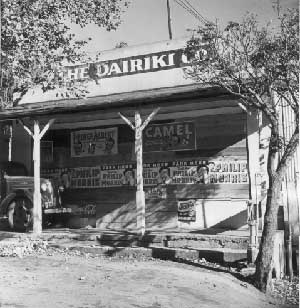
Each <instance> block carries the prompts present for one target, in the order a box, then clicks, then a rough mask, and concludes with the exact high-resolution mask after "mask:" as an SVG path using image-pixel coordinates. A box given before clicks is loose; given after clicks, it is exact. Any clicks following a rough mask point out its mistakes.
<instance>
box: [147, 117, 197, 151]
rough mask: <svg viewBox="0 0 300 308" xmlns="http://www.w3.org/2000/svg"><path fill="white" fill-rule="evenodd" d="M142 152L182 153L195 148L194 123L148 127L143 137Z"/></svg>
mask: <svg viewBox="0 0 300 308" xmlns="http://www.w3.org/2000/svg"><path fill="white" fill-rule="evenodd" d="M143 147H144V152H160V151H184V150H194V149H195V148H196V134H195V124H194V122H176V123H166V124H154V125H148V126H147V127H146V128H145V130H144V135H143Z"/></svg>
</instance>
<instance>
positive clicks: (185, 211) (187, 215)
mask: <svg viewBox="0 0 300 308" xmlns="http://www.w3.org/2000/svg"><path fill="white" fill-rule="evenodd" d="M178 221H185V222H190V221H196V208H195V200H187V201H179V202H178Z"/></svg>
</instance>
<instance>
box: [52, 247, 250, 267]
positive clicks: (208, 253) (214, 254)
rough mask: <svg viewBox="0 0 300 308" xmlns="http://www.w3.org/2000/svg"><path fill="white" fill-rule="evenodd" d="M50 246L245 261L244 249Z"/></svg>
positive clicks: (102, 252) (105, 253)
mask: <svg viewBox="0 0 300 308" xmlns="http://www.w3.org/2000/svg"><path fill="white" fill-rule="evenodd" d="M49 246H50V247H53V248H57V249H62V250H68V251H78V252H80V253H84V254H91V255H98V256H109V257H124V258H125V257H126V258H137V259H138V258H145V257H146V258H156V259H162V260H174V261H180V260H192V261H195V260H201V261H202V262H203V261H204V262H206V261H208V262H213V263H218V264H232V263H237V262H241V261H245V260H246V258H247V251H246V250H240V249H239V250H237V249H228V248H215V249H197V250H196V249H183V248H167V247H155V246H153V247H111V246H95V245H85V244H83V243H64V244H50V245H49Z"/></svg>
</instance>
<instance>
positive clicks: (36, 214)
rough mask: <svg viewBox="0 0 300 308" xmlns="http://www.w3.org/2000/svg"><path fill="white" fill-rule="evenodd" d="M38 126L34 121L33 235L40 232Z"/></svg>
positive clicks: (39, 142) (40, 204)
mask: <svg viewBox="0 0 300 308" xmlns="http://www.w3.org/2000/svg"><path fill="white" fill-rule="evenodd" d="M40 145H41V139H40V126H39V121H37V120H35V121H34V127H33V171H34V193H33V233H36V234H40V233H41V232H42V200H41V173H40V161H41V153H40Z"/></svg>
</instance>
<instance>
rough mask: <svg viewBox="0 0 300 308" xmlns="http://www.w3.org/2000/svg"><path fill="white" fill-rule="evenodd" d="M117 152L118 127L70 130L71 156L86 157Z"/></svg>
mask: <svg viewBox="0 0 300 308" xmlns="http://www.w3.org/2000/svg"><path fill="white" fill-rule="evenodd" d="M117 153H118V128H117V127H112V128H106V129H90V130H79V131H73V132H71V156H72V157H86V156H100V155H111V154H117Z"/></svg>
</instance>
